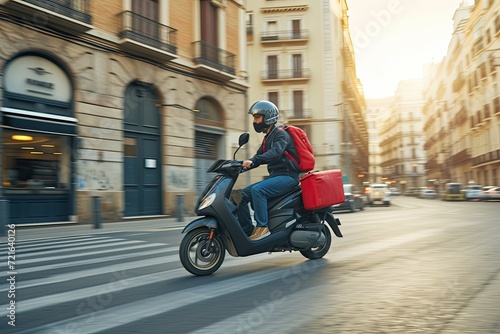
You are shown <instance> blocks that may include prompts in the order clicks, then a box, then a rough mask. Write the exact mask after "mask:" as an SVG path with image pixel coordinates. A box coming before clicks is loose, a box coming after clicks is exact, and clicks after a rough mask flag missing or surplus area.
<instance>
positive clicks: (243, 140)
mask: <svg viewBox="0 0 500 334" xmlns="http://www.w3.org/2000/svg"><path fill="white" fill-rule="evenodd" d="M249 139H250V133H248V132H243V133H242V134H241V135H240V138H239V139H238V145H239V146H243V145H245V144H246V143H248V140H249Z"/></svg>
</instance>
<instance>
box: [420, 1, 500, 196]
mask: <svg viewBox="0 0 500 334" xmlns="http://www.w3.org/2000/svg"><path fill="white" fill-rule="evenodd" d="M453 19H454V26H453V27H454V30H453V35H452V37H451V40H450V43H449V47H448V53H447V55H446V56H445V57H444V59H443V60H442V61H441V62H440V63H437V64H433V65H432V66H431V67H430V68H429V70H428V73H427V77H426V84H425V86H426V88H425V91H424V98H425V106H424V130H425V133H426V141H425V146H424V147H425V149H426V151H427V152H428V162H427V171H428V177H429V179H433V180H436V181H437V182H438V183H439V184H444V183H446V182H458V183H462V184H463V185H465V184H469V183H475V184H479V185H485V186H486V185H498V184H500V76H499V74H498V73H499V72H498V71H499V68H500V2H498V1H493V0H489V1H488V0H476V1H475V3H474V4H473V5H468V4H466V3H465V2H463V3H462V4H461V6H460V7H459V8H458V9H457V10H456V12H455V16H454V18H453Z"/></svg>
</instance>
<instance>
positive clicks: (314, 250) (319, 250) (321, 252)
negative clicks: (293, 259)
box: [300, 222, 332, 260]
mask: <svg viewBox="0 0 500 334" xmlns="http://www.w3.org/2000/svg"><path fill="white" fill-rule="evenodd" d="M322 232H323V234H324V235H325V242H324V243H323V244H322V245H321V246H319V247H311V248H309V249H308V250H305V251H300V254H302V255H304V256H305V257H307V258H308V259H311V260H316V259H321V258H322V257H323V256H325V255H326V253H328V250H330V245H331V244H332V233H331V232H330V229H329V228H328V226H327V223H326V222H325V224H324V225H323V229H322Z"/></svg>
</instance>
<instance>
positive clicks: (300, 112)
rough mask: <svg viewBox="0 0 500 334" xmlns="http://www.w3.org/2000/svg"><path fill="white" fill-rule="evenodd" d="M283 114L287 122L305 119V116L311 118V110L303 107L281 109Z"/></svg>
mask: <svg viewBox="0 0 500 334" xmlns="http://www.w3.org/2000/svg"><path fill="white" fill-rule="evenodd" d="M283 112H284V113H285V115H286V116H287V118H288V121H289V122H293V121H297V120H301V119H305V118H311V116H312V110H311V109H303V108H297V109H293V110H283Z"/></svg>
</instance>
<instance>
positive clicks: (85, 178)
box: [78, 161, 114, 190]
mask: <svg viewBox="0 0 500 334" xmlns="http://www.w3.org/2000/svg"><path fill="white" fill-rule="evenodd" d="M104 166H105V165H104V164H95V163H90V162H88V161H82V162H80V166H79V169H78V170H79V173H78V189H80V190H113V189H114V187H113V184H112V181H111V178H110V176H109V173H110V172H109V169H107V168H105V167H104Z"/></svg>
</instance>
